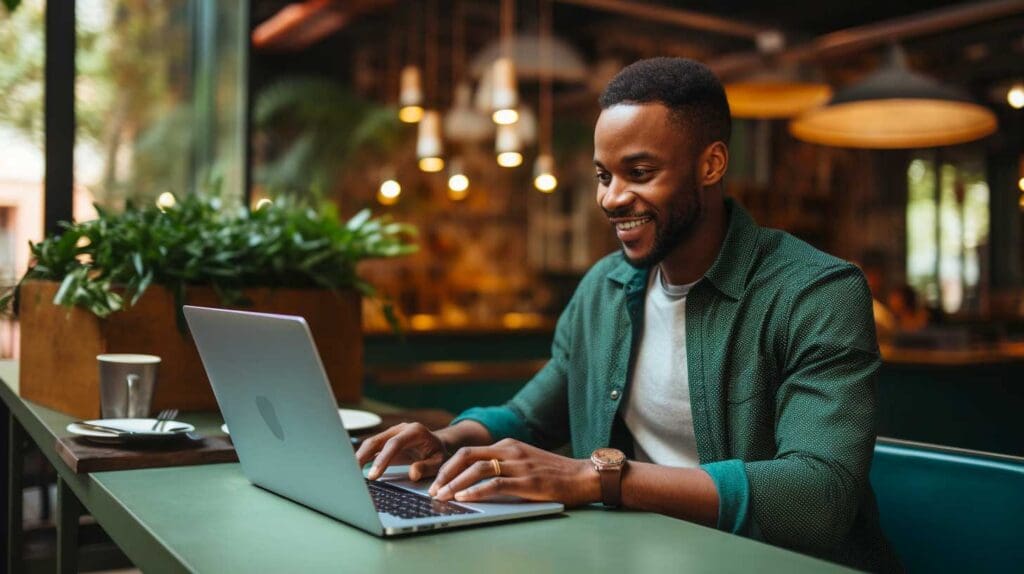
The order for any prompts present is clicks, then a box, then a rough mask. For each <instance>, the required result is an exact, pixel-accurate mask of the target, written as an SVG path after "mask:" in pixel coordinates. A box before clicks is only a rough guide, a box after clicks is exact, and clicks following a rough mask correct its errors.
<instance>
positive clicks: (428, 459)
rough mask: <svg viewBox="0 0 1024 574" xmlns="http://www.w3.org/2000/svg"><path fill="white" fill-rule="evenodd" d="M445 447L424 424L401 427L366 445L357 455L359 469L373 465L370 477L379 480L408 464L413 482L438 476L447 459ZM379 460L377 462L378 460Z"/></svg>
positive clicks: (372, 438) (391, 429)
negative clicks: (390, 468) (396, 466)
mask: <svg viewBox="0 0 1024 574" xmlns="http://www.w3.org/2000/svg"><path fill="white" fill-rule="evenodd" d="M445 454H446V451H445V445H444V441H442V440H441V438H440V437H438V436H437V435H436V434H434V433H432V432H430V429H428V428H427V427H425V426H423V425H422V424H420V423H401V424H398V425H395V426H393V427H391V428H389V429H387V430H386V431H384V432H382V433H379V434H376V435H373V436H372V437H370V438H368V439H366V440H364V441H363V444H362V445H360V446H359V450H358V451H356V460H358V461H359V466H363V465H364V464H366V463H367V462H370V461H371V460H372V461H373V466H372V467H370V472H369V473H368V474H367V476H368V477H369V478H370V479H371V480H376V479H377V478H379V477H380V475H381V474H382V473H383V472H384V471H385V470H386V469H387V467H388V466H389V465H391V464H408V465H410V466H409V479H410V480H419V479H421V478H424V477H428V476H434V475H435V474H436V473H437V469H438V468H440V467H441V463H442V462H444V459H445ZM375 457H376V458H375Z"/></svg>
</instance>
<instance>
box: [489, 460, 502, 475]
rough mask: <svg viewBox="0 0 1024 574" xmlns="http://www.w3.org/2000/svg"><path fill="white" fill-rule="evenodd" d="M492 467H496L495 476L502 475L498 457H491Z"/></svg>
mask: <svg viewBox="0 0 1024 574" xmlns="http://www.w3.org/2000/svg"><path fill="white" fill-rule="evenodd" d="M491 468H493V469H494V476H501V463H500V462H498V459H496V458H492V459H491Z"/></svg>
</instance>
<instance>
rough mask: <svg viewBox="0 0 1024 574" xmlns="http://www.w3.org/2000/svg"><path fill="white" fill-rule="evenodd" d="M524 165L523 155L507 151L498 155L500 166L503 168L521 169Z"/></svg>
mask: <svg viewBox="0 0 1024 574" xmlns="http://www.w3.org/2000/svg"><path fill="white" fill-rule="evenodd" d="M522 164H523V154H521V153H519V152H517V151H507V152H504V153H499V154H498V165H500V166H501V167H519V166H520V165H522Z"/></svg>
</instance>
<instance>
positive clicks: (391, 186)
mask: <svg viewBox="0 0 1024 574" xmlns="http://www.w3.org/2000/svg"><path fill="white" fill-rule="evenodd" d="M401 194H402V186H401V185H400V184H399V183H398V182H397V181H395V180H393V179H389V180H386V181H385V182H384V183H381V184H380V189H379V190H378V191H377V201H378V202H379V203H380V204H381V205H394V204H396V203H398V196H399V195H401Z"/></svg>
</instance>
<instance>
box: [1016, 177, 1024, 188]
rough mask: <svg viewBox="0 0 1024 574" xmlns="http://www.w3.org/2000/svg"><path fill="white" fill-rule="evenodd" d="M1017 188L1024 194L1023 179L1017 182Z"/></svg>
mask: <svg viewBox="0 0 1024 574" xmlns="http://www.w3.org/2000/svg"><path fill="white" fill-rule="evenodd" d="M1017 187H1018V188H1020V190H1021V192H1024V177H1022V178H1020V179H1018V180H1017Z"/></svg>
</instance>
